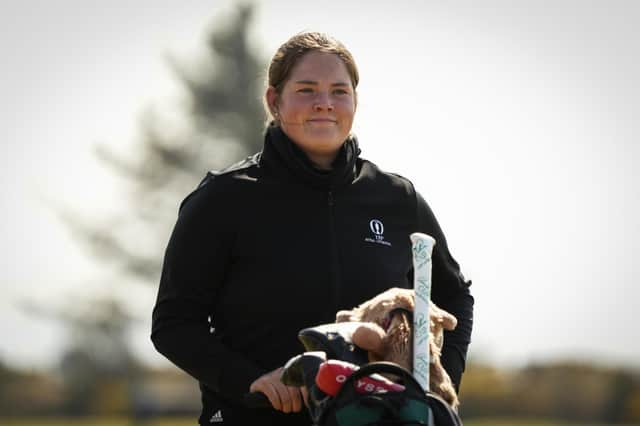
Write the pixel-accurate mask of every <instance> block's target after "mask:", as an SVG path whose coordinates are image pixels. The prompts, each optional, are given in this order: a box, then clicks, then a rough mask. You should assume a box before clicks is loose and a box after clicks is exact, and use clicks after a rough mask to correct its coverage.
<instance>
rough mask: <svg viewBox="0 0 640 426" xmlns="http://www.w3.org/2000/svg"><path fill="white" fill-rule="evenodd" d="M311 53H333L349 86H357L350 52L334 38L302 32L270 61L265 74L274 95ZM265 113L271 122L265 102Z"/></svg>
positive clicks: (269, 112)
mask: <svg viewBox="0 0 640 426" xmlns="http://www.w3.org/2000/svg"><path fill="white" fill-rule="evenodd" d="M311 51H317V52H323V53H333V54H335V55H338V57H339V58H340V59H342V62H344V64H345V66H346V67H347V72H348V73H349V77H350V78H351V84H352V85H353V88H354V90H355V88H356V87H357V86H358V81H359V79H360V76H359V75H358V67H357V66H356V62H355V60H354V59H353V56H352V55H351V52H349V50H347V48H346V47H345V46H344V45H343V44H342V43H341V42H339V41H338V40H336V39H335V38H333V37H331V36H329V35H327V34H324V33H318V32H302V33H298V34H296V35H294V36H293V37H291V38H290V39H289V40H287V41H286V42H285V43H284V44H283V45H282V46H280V48H278V50H277V51H276V53H275V55H273V58H272V59H271V63H270V64H269V70H268V74H267V85H268V86H272V87H274V88H275V90H276V93H278V94H280V93H282V88H283V87H284V85H285V83H286V82H287V79H288V78H289V75H290V74H291V70H293V67H294V66H295V65H296V63H297V62H298V60H299V59H300V58H302V57H303V56H304V55H305V54H306V53H308V52H311ZM265 111H266V113H267V116H268V119H267V120H268V121H270V120H272V119H273V117H272V115H271V111H270V110H269V108H268V105H266V102H265Z"/></svg>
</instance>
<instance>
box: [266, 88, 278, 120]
mask: <svg viewBox="0 0 640 426" xmlns="http://www.w3.org/2000/svg"><path fill="white" fill-rule="evenodd" d="M264 98H265V100H266V101H267V106H268V107H269V111H271V115H272V116H274V117H276V116H277V115H278V114H277V112H278V92H277V91H276V88H275V87H273V86H269V87H268V88H267V92H266V93H265V94H264Z"/></svg>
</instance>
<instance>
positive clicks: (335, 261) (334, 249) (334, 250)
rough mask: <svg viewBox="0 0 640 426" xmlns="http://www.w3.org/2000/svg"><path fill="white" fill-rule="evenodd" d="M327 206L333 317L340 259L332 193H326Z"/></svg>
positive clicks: (338, 290) (337, 290)
mask: <svg viewBox="0 0 640 426" xmlns="http://www.w3.org/2000/svg"><path fill="white" fill-rule="evenodd" d="M327 205H328V207H329V208H328V210H329V242H330V246H329V250H330V251H331V280H332V282H331V286H330V288H331V304H332V312H331V315H335V312H336V311H337V308H338V305H339V304H338V301H339V300H340V293H341V292H340V284H341V283H340V281H341V279H340V275H341V274H340V261H339V260H340V259H339V250H338V239H337V235H336V222H335V214H334V213H335V212H334V206H335V200H334V198H333V192H332V191H328V192H327Z"/></svg>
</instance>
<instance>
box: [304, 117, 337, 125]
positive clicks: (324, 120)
mask: <svg viewBox="0 0 640 426" xmlns="http://www.w3.org/2000/svg"><path fill="white" fill-rule="evenodd" d="M307 121H308V122H310V123H315V124H335V123H337V121H336V120H332V119H331V118H312V119H309V120H307Z"/></svg>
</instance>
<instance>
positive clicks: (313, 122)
mask: <svg viewBox="0 0 640 426" xmlns="http://www.w3.org/2000/svg"><path fill="white" fill-rule="evenodd" d="M267 102H268V104H269V107H270V108H271V111H272V113H273V114H274V116H275V117H276V119H277V120H278V121H279V122H280V127H281V128H282V130H283V131H284V132H285V133H286V134H287V136H289V138H291V140H292V141H293V142H294V143H295V144H296V145H297V146H298V147H299V148H300V149H302V151H304V153H305V154H307V156H308V157H309V159H310V160H311V162H313V163H314V164H315V165H316V166H317V167H319V168H321V169H330V168H331V163H332V162H333V160H334V159H335V158H336V156H337V154H338V152H339V150H340V147H341V146H342V143H343V142H344V141H345V139H346V138H347V136H349V133H350V132H351V125H352V123H353V116H354V114H355V111H356V96H355V91H354V88H353V86H352V84H351V79H350V77H349V72H348V71H347V67H346V65H345V64H344V62H342V59H340V57H338V56H337V55H335V54H333V53H323V52H313V51H312V52H309V53H307V54H305V55H304V56H302V57H301V58H300V59H299V60H298V62H297V63H296V65H295V66H294V67H293V69H292V71H291V74H290V76H289V79H288V80H287V81H286V83H285V84H284V87H283V88H282V93H280V94H277V93H276V91H275V88H273V87H269V89H268V90H267Z"/></svg>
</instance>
